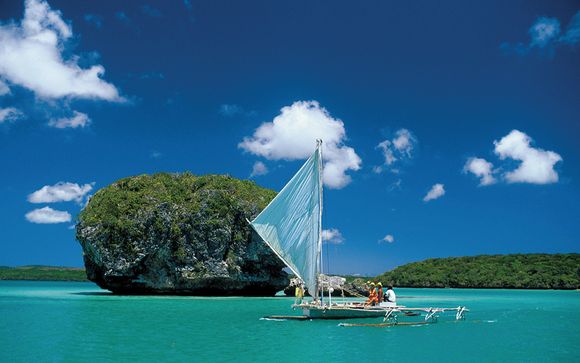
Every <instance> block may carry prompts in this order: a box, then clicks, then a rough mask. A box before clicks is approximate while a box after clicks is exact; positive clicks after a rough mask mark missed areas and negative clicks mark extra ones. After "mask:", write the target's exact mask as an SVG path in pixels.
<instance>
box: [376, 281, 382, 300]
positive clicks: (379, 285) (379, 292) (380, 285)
mask: <svg viewBox="0 0 580 363" xmlns="http://www.w3.org/2000/svg"><path fill="white" fill-rule="evenodd" d="M377 301H378V302H381V301H383V284H382V283H380V282H379V283H377Z"/></svg>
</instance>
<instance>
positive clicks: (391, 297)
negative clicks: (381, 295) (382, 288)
mask: <svg viewBox="0 0 580 363" xmlns="http://www.w3.org/2000/svg"><path fill="white" fill-rule="evenodd" d="M385 302H391V303H396V302H397V295H395V292H394V291H393V286H392V285H389V288H388V289H387V293H386V294H385Z"/></svg>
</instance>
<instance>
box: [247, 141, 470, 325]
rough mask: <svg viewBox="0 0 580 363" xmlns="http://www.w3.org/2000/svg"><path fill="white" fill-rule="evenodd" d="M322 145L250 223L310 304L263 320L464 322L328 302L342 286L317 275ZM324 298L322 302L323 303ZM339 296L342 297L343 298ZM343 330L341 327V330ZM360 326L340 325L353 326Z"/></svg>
mask: <svg viewBox="0 0 580 363" xmlns="http://www.w3.org/2000/svg"><path fill="white" fill-rule="evenodd" d="M322 162H323V161H322V140H317V141H316V150H315V151H314V154H313V155H312V156H311V157H310V158H309V159H308V160H307V161H306V162H305V163H304V165H302V167H301V168H300V170H298V172H297V173H296V174H295V175H294V176H293V177H292V179H290V181H289V182H288V184H286V185H285V186H284V188H283V189H282V190H281V191H280V192H279V193H278V195H277V196H276V197H275V198H274V199H273V200H272V201H271V202H270V204H268V206H267V207H266V208H265V209H264V210H263V211H262V212H261V213H260V214H259V215H258V216H257V217H256V218H254V220H252V221H248V223H250V225H251V226H252V229H253V230H254V231H255V233H256V234H257V235H258V236H259V237H260V238H261V239H262V240H263V241H264V242H265V243H266V244H267V245H268V246H269V247H270V248H271V249H272V251H274V253H275V254H276V255H277V256H278V258H280V260H281V261H282V262H284V264H285V265H286V266H288V268H289V269H290V270H291V271H292V272H293V273H294V274H295V275H296V278H297V280H295V281H294V284H296V285H300V286H304V287H306V289H307V291H308V294H309V295H310V296H311V297H312V300H311V301H303V302H300V303H299V304H294V305H292V307H293V308H294V309H295V310H300V311H301V312H302V315H301V316H296V315H289V316H286V315H284V316H280V315H272V316H268V317H266V318H269V319H287V320H311V319H361V318H382V319H383V324H365V325H377V326H379V325H380V326H385V325H405V324H413V325H415V324H428V323H433V322H436V321H437V320H438V318H439V317H440V316H449V314H450V313H451V316H452V315H453V313H454V314H455V319H456V320H462V319H464V318H465V313H466V312H467V311H469V310H468V309H467V308H466V307H464V306H458V307H455V308H441V307H428V308H423V307H406V306H400V305H396V304H393V303H380V304H378V305H375V306H370V305H366V304H364V303H363V302H352V301H342V302H340V301H339V302H336V301H335V302H333V301H332V292H333V291H335V290H343V291H344V290H345V288H344V283H345V282H346V280H345V279H344V278H342V277H339V276H327V275H324V274H322V273H321V271H322V258H321V256H322V193H323V189H322V186H323V182H322V174H323V169H322ZM324 292H328V298H326V297H324ZM343 296H344V293H343ZM342 325H345V324H342ZM356 325H360V324H346V325H345V326H356Z"/></svg>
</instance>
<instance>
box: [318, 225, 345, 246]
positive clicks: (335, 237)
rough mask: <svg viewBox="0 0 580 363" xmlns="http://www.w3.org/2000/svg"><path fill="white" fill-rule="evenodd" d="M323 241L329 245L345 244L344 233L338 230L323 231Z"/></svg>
mask: <svg viewBox="0 0 580 363" xmlns="http://www.w3.org/2000/svg"><path fill="white" fill-rule="evenodd" d="M322 240H323V241H325V242H326V243H329V244H335V245H340V244H342V243H344V237H342V233H340V231H339V230H338V229H336V228H331V229H325V230H323V231H322Z"/></svg>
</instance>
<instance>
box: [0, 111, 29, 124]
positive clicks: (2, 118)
mask: <svg viewBox="0 0 580 363" xmlns="http://www.w3.org/2000/svg"><path fill="white" fill-rule="evenodd" d="M22 116H24V114H23V113H22V112H20V111H19V110H17V109H16V108H14V107H6V108H0V124H1V123H4V122H11V121H16V120H18V119H19V118H21V117H22Z"/></svg>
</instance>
